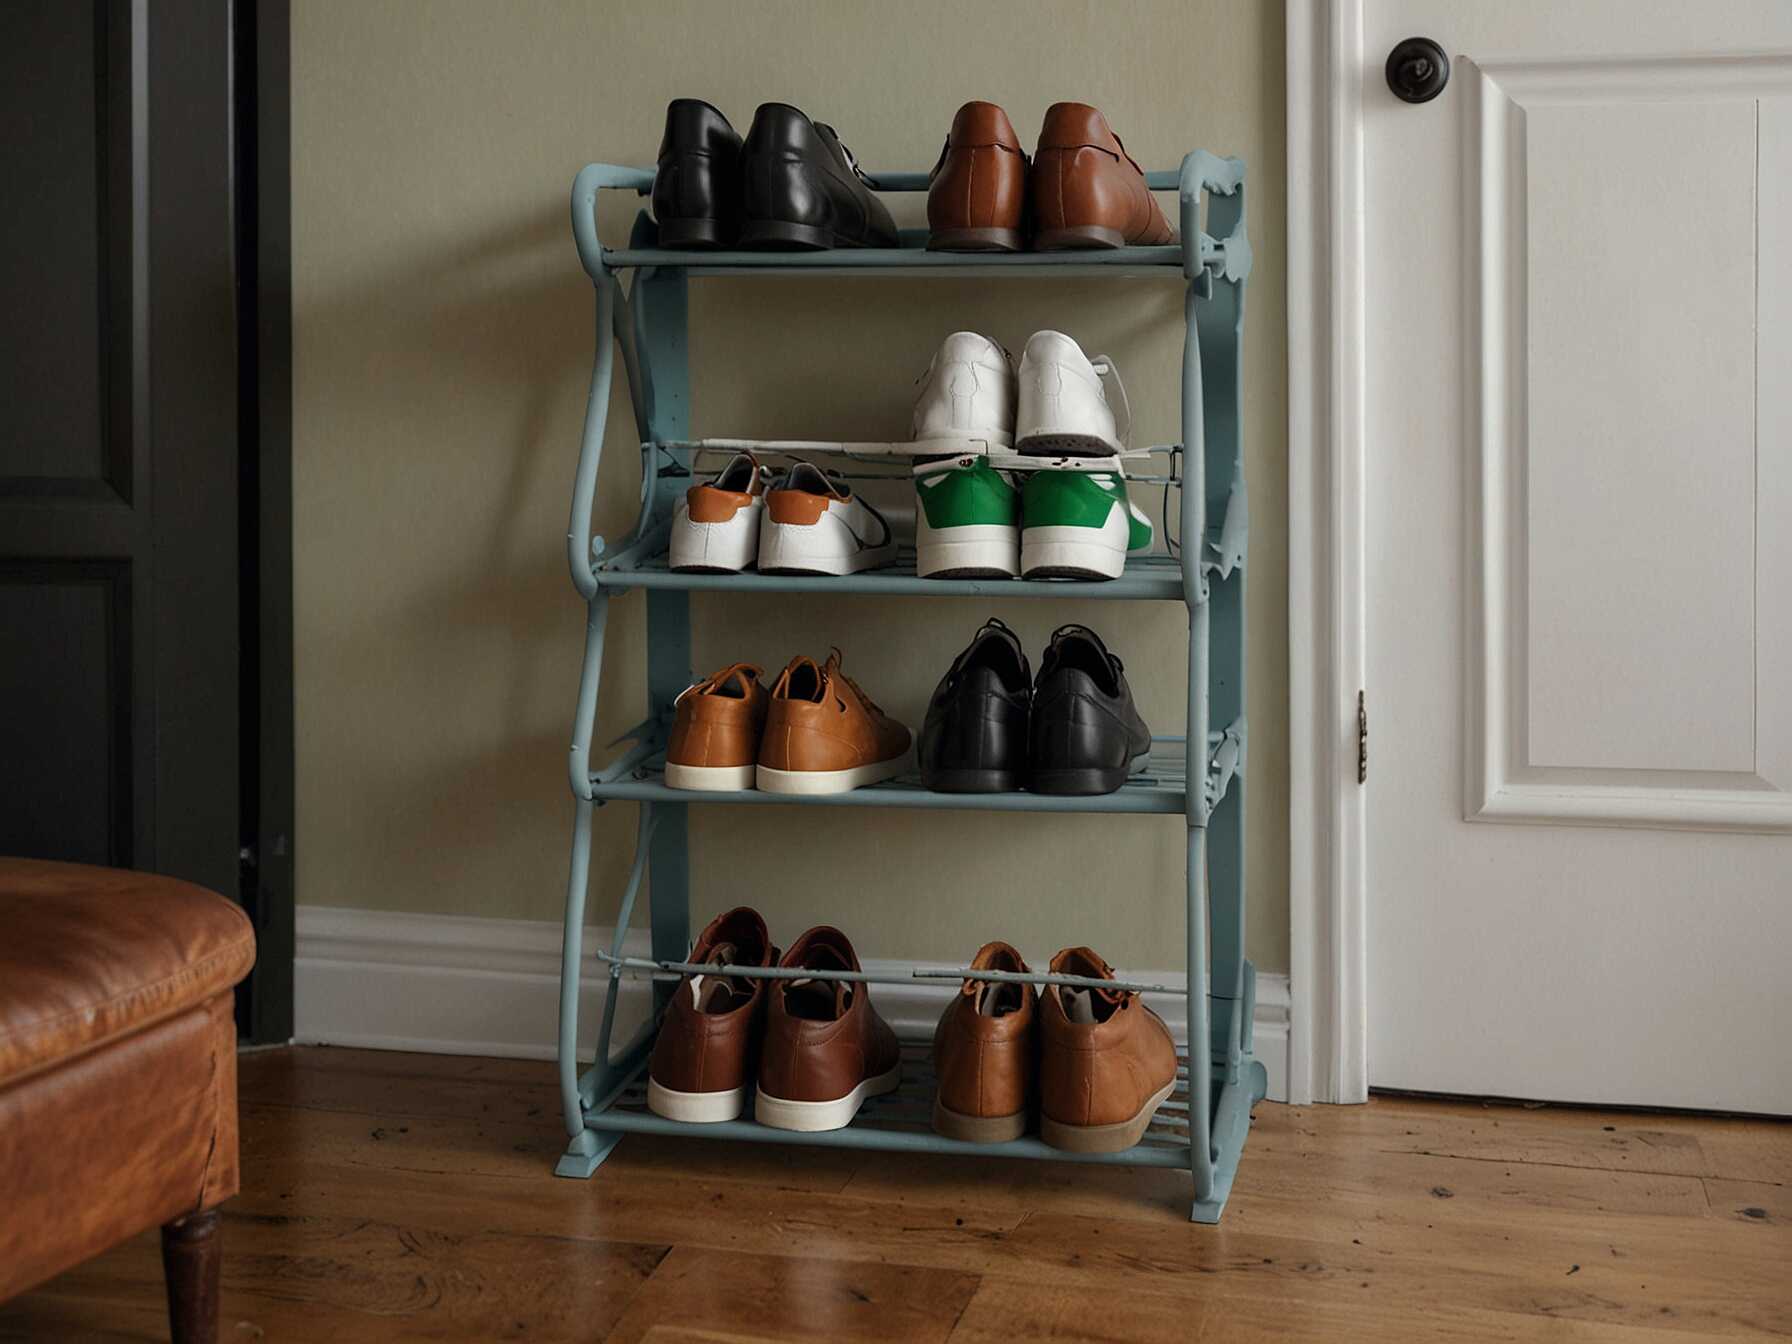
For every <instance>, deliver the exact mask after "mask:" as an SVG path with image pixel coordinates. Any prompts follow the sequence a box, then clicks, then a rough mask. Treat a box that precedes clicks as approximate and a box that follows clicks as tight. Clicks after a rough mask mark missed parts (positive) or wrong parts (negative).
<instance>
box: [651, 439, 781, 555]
mask: <svg viewBox="0 0 1792 1344" xmlns="http://www.w3.org/2000/svg"><path fill="white" fill-rule="evenodd" d="M770 482H771V472H770V471H768V470H767V469H766V468H764V467H762V466H760V465H759V461H758V459H757V458H755V457H754V456H753V454H751V453H736V454H735V455H734V457H733V458H731V459H730V460H729V462H728V465H727V466H725V467H723V468H722V470H721V471H720V472H718V473H717V475H716V477H715V479H713V480H710V481H707V482H705V483H704V484H702V485H693V486H692V487H691V488H690V489H689V490H686V491H685V492H684V498H683V499H681V500H679V501H678V507H677V508H676V509H675V510H674V511H673V514H672V540H671V546H670V554H669V555H668V557H667V563H668V564H670V565H671V566H672V568H673V569H676V570H682V571H689V572H695V573H700V574H703V573H707V574H738V573H739V572H740V571H741V570H743V569H745V568H746V567H747V566H748V565H750V564H752V563H753V557H754V556H755V555H756V554H757V553H758V550H759V519H760V516H761V514H763V513H764V511H765V490H766V486H767V485H768V484H770Z"/></svg>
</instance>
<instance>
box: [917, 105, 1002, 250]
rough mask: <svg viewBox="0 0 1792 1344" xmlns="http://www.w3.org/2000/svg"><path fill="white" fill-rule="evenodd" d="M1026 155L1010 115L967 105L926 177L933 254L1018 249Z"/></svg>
mask: <svg viewBox="0 0 1792 1344" xmlns="http://www.w3.org/2000/svg"><path fill="white" fill-rule="evenodd" d="M1026 199H1027V156H1026V153H1025V152H1024V151H1023V150H1022V149H1021V147H1020V137H1019V136H1017V135H1016V134H1015V133H1014V126H1013V124H1012V123H1010V122H1009V120H1008V114H1007V113H1006V112H1004V111H1002V109H1001V108H999V107H997V106H996V105H995V104H994V103H966V104H965V105H964V106H963V107H961V108H959V109H958V115H957V116H955V117H954V118H952V131H951V133H950V134H949V135H948V136H947V137H946V143H945V146H944V147H943V148H942V149H941V150H940V161H939V162H938V163H936V164H934V165H933V171H932V172H931V173H929V174H928V177H927V229H928V233H927V246H928V247H929V248H930V249H931V250H933V251H935V252H1018V251H1019V250H1020V248H1021V246H1022V244H1023V242H1024V234H1023V233H1022V225H1021V220H1022V217H1023V215H1024V213H1025V205H1026Z"/></svg>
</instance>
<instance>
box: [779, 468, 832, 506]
mask: <svg viewBox="0 0 1792 1344" xmlns="http://www.w3.org/2000/svg"><path fill="white" fill-rule="evenodd" d="M784 488H785V489H786V490H802V491H806V492H807V493H809V494H812V495H836V496H838V497H840V498H842V499H844V498H845V497H846V487H845V486H844V485H842V484H841V483H840V482H839V481H837V480H835V479H834V478H833V477H832V476H829V475H828V474H827V472H825V471H823V470H822V469H821V468H820V467H818V466H816V465H815V464H814V463H813V462H798V463H797V464H796V465H795V466H794V467H792V468H791V469H790V473H789V475H787V476H785V478H784Z"/></svg>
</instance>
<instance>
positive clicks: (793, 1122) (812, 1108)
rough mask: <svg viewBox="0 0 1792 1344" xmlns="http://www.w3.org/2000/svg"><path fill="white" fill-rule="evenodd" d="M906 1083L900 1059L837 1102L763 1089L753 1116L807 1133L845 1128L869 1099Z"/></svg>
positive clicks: (754, 1106)
mask: <svg viewBox="0 0 1792 1344" xmlns="http://www.w3.org/2000/svg"><path fill="white" fill-rule="evenodd" d="M901 1085H902V1062H901V1061H900V1060H898V1061H897V1062H896V1064H895V1066H894V1067H892V1068H891V1069H890V1071H889V1072H888V1073H880V1074H879V1075H878V1076H877V1077H875V1078H867V1079H866V1080H865V1081H864V1082H862V1083H860V1084H859V1085H858V1086H857V1087H855V1088H853V1090H852V1091H850V1092H848V1093H847V1094H846V1095H845V1096H844V1097H840V1098H838V1099H836V1100H834V1101H785V1100H784V1099H783V1098H782V1097H774V1096H769V1095H767V1093H766V1092H765V1091H764V1090H763V1089H761V1090H760V1093H759V1096H758V1098H757V1099H756V1100H755V1101H754V1102H753V1117H754V1119H756V1120H758V1121H759V1123H760V1124H762V1125H770V1126H771V1127H772V1128H773V1129H794V1130H797V1131H799V1132H801V1133H804V1134H814V1133H818V1132H819V1131H821V1130H824V1129H845V1128H846V1127H847V1126H848V1125H850V1124H851V1123H852V1118H853V1117H854V1116H855V1115H857V1114H858V1113H859V1107H861V1106H863V1105H864V1104H865V1101H866V1099H867V1098H870V1097H881V1096H883V1094H884V1093H886V1092H894V1091H895V1090H896V1089H897V1088H898V1087H900V1086H901Z"/></svg>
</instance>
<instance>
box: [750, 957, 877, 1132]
mask: <svg viewBox="0 0 1792 1344" xmlns="http://www.w3.org/2000/svg"><path fill="white" fill-rule="evenodd" d="M778 965H779V966H780V967H783V968H801V969H804V970H807V971H812V972H814V975H813V977H804V978H801V979H794V980H783V979H780V980H774V981H772V982H771V984H770V986H769V988H768V991H767V992H768V996H769V998H770V1002H769V1003H768V1004H767V1005H766V1015H765V1043H764V1045H763V1046H762V1048H761V1050H760V1054H759V1095H758V1098H757V1099H756V1100H755V1102H754V1104H753V1114H754V1118H756V1119H757V1120H758V1121H759V1123H760V1124H762V1125H771V1126H772V1127H773V1128H775V1129H796V1130H803V1131H806V1132H813V1131H816V1130H823V1129H843V1128H845V1127H846V1126H847V1125H849V1124H851V1123H852V1118H853V1116H855V1115H857V1114H858V1113H859V1107H860V1106H862V1105H864V1103H865V1100H866V1098H868V1097H876V1096H881V1095H882V1094H883V1093H885V1092H893V1091H895V1090H896V1088H897V1086H898V1085H899V1084H900V1083H901V1082H902V1056H901V1051H900V1050H899V1048H898V1047H897V1044H896V1033H895V1032H893V1031H891V1030H890V1024H889V1023H887V1022H885V1021H884V1020H883V1018H881V1017H879V1016H878V1014H877V1009H875V1008H873V1007H872V1006H871V986H870V985H868V984H866V983H864V981H862V980H859V981H855V980H834V979H830V978H829V977H828V972H829V971H857V970H859V969H860V968H859V958H858V954H857V953H856V952H854V951H853V950H852V944H851V943H850V942H849V941H847V937H846V935H845V934H844V933H841V932H840V930H839V929H830V928H828V927H826V926H825V925H824V926H822V927H819V928H814V929H810V930H809V931H808V932H807V933H805V934H804V935H803V936H802V937H801V938H798V939H797V940H796V942H794V943H793V944H791V947H790V951H788V952H786V953H785V954H784V959H783V960H782V961H780V962H779V963H778Z"/></svg>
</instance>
